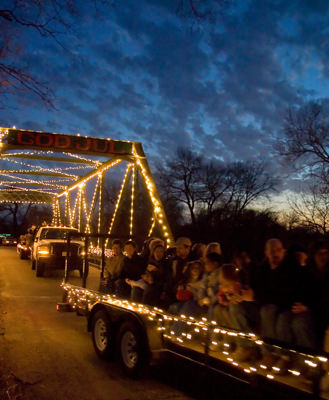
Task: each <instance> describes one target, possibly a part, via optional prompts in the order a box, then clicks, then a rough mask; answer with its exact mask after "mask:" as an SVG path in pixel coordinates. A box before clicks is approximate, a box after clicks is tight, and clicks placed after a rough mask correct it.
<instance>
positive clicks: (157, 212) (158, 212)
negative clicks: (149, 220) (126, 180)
mask: <svg viewBox="0 0 329 400" xmlns="http://www.w3.org/2000/svg"><path fill="white" fill-rule="evenodd" d="M136 158H137V161H136V163H137V165H138V167H139V169H140V171H141V174H142V176H143V178H144V181H145V184H146V187H147V189H148V192H149V195H150V198H151V202H152V204H153V208H154V217H153V218H157V219H158V220H159V221H162V222H159V223H160V225H161V228H162V232H163V235H164V237H165V238H166V241H167V245H168V246H170V244H171V241H172V235H171V233H170V230H169V227H168V226H167V225H166V224H165V223H164V222H163V219H164V211H163V209H162V205H161V203H160V201H159V200H158V198H157V195H156V194H155V190H156V189H155V185H154V183H153V182H152V179H151V178H150V177H149V176H148V174H147V171H146V168H145V167H144V165H143V163H142V161H141V160H140V158H138V157H136Z"/></svg>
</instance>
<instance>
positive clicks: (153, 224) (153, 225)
mask: <svg viewBox="0 0 329 400" xmlns="http://www.w3.org/2000/svg"><path fill="white" fill-rule="evenodd" d="M154 227H155V218H154V217H153V218H152V225H151V228H150V230H149V233H148V235H147V236H148V237H151V235H152V233H153V229H154Z"/></svg>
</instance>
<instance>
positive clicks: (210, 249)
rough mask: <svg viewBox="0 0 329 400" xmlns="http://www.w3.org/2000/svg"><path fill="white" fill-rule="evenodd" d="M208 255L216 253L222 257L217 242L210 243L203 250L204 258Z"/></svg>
mask: <svg viewBox="0 0 329 400" xmlns="http://www.w3.org/2000/svg"><path fill="white" fill-rule="evenodd" d="M210 253H217V254H219V255H220V256H221V255H222V248H221V245H220V243H218V242H211V243H208V244H207V247H206V250H205V256H206V255H208V254H210Z"/></svg>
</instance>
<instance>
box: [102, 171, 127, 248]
mask: <svg viewBox="0 0 329 400" xmlns="http://www.w3.org/2000/svg"><path fill="white" fill-rule="evenodd" d="M131 167H132V164H128V165H127V168H126V172H125V175H124V177H123V181H122V184H121V188H120V192H119V195H118V198H117V201H116V203H115V207H114V211H113V215H112V220H111V223H110V227H109V230H108V232H107V233H108V235H110V234H111V232H112V228H113V225H114V221H115V217H116V215H117V212H118V208H119V205H120V201H121V197H122V193H123V189H124V187H125V185H126V181H127V176H128V172H129V170H130V168H131ZM107 245H108V239H106V241H105V247H107Z"/></svg>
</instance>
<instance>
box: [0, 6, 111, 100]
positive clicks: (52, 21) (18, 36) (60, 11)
mask: <svg viewBox="0 0 329 400" xmlns="http://www.w3.org/2000/svg"><path fill="white" fill-rule="evenodd" d="M84 3H85V4H82V3H80V4H79V2H75V1H73V0H44V1H42V0H5V1H3V2H2V4H1V6H0V29H1V32H2V39H1V40H0V92H2V93H7V92H14V93H17V92H21V91H27V92H30V93H31V92H32V93H34V94H35V95H37V96H38V97H39V98H40V99H41V100H42V101H43V102H44V103H46V104H47V105H48V106H52V105H53V100H52V97H53V93H52V91H51V90H50V88H49V87H48V84H47V83H46V82H42V81H41V80H40V79H38V78H37V77H36V76H35V75H34V74H33V73H31V72H30V71H29V69H28V68H23V67H22V66H21V65H20V61H19V59H20V56H21V55H22V54H23V49H24V45H23V43H22V42H23V39H24V35H25V32H27V31H35V32H37V33H38V34H39V35H40V36H41V37H43V38H46V39H47V38H48V39H52V40H53V41H55V42H56V43H57V44H58V45H59V46H61V47H64V45H63V41H62V40H61V37H62V36H61V35H63V34H67V33H68V32H72V31H73V26H74V22H75V21H77V20H78V18H79V17H81V16H82V14H87V13H88V14H91V13H92V9H93V8H94V10H96V11H97V7H98V5H99V4H101V5H103V6H107V5H110V4H112V1H111V0H87V1H85V2H84ZM86 3H87V4H86ZM88 3H89V4H88Z"/></svg>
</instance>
